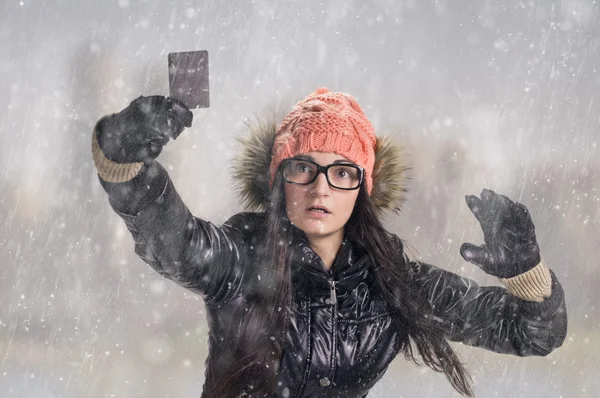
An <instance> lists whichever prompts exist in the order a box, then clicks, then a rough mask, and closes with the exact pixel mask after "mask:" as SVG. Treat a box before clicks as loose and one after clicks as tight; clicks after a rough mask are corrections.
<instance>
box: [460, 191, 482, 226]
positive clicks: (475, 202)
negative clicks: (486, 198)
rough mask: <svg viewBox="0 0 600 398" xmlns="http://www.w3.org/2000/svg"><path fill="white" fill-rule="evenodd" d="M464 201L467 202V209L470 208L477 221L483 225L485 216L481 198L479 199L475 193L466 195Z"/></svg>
mask: <svg viewBox="0 0 600 398" xmlns="http://www.w3.org/2000/svg"><path fill="white" fill-rule="evenodd" d="M465 201H466V202H467V206H469V209H470V210H471V212H472V213H473V215H474V216H475V218H477V221H479V223H480V224H481V226H482V227H483V224H484V223H486V217H485V208H484V206H483V203H482V202H481V199H479V198H478V197H477V196H475V195H466V196H465Z"/></svg>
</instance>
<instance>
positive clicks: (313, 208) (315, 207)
mask: <svg viewBox="0 0 600 398" xmlns="http://www.w3.org/2000/svg"><path fill="white" fill-rule="evenodd" d="M306 210H307V211H310V212H315V213H322V214H331V212H330V211H329V209H328V208H327V207H325V206H321V205H313V206H309V207H307V208H306Z"/></svg>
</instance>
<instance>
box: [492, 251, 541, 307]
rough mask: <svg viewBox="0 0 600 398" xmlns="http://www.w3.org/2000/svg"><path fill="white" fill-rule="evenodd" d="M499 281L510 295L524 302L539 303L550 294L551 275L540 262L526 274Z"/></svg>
mask: <svg viewBox="0 0 600 398" xmlns="http://www.w3.org/2000/svg"><path fill="white" fill-rule="evenodd" d="M500 281H501V282H502V283H503V284H504V285H505V286H506V289H507V290H508V292H509V293H510V294H512V295H513V296H516V297H519V298H520V299H523V300H526V301H535V302H538V303H539V302H542V301H544V299H545V298H547V297H550V295H551V294H552V275H551V274H550V270H549V269H548V267H546V266H545V265H544V263H542V262H541V261H540V263H539V264H538V265H536V266H535V267H534V268H532V269H530V270H529V271H527V272H524V273H522V274H519V275H517V276H514V277H512V278H506V279H504V278H500Z"/></svg>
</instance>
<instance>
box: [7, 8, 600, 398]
mask: <svg viewBox="0 0 600 398" xmlns="http://www.w3.org/2000/svg"><path fill="white" fill-rule="evenodd" d="M55 3H56V4H55ZM74 4H75V3H74ZM2 15H3V20H2V23H0V43H2V44H1V48H2V51H1V52H0V53H1V54H2V56H0V72H1V73H0V89H2V92H3V93H4V94H3V95H2V96H1V97H0V109H2V110H3V111H2V113H1V114H0V129H1V131H2V134H0V220H2V221H1V222H0V264H2V267H1V268H0V303H2V306H0V353H1V355H0V395H1V396H2V397H38V396H47V397H82V396H85V397H106V396H114V397H130V396H131V397H189V396H200V393H201V389H202V383H203V381H204V358H205V357H206V355H207V340H208V326H207V323H206V319H205V313H204V304H203V303H202V301H201V300H200V299H199V298H198V297H197V296H195V295H193V294H190V293H188V292H186V291H185V290H184V289H182V288H181V287H178V286H177V285H175V284H174V283H172V282H170V281H167V280H165V279H163V278H162V277H160V275H158V274H156V273H154V272H152V270H151V269H149V268H148V265H146V264H145V263H143V261H141V260H140V259H139V257H137V256H136V255H135V253H134V247H133V241H132V239H131V237H130V234H129V233H128V231H127V230H126V228H125V227H124V225H123V223H122V221H121V219H120V218H119V217H117V216H116V215H115V214H114V213H113V212H112V210H111V208H110V206H109V203H108V200H107V197H106V195H105V193H104V191H103V190H102V188H101V186H100V184H99V182H98V180H97V177H96V174H95V171H94V168H93V165H92V161H91V154H90V140H91V131H92V128H93V126H94V124H95V122H96V121H97V120H98V119H99V118H100V117H101V116H103V115H105V114H108V113H113V112H117V111H119V110H120V109H122V108H124V107H125V106H126V105H127V104H128V103H129V102H130V101H131V100H133V99H134V98H136V97H138V96H139V95H152V94H162V95H167V93H168V77H167V59H166V56H167V53H169V52H175V51H190V50H208V52H209V54H210V57H211V64H210V73H211V77H210V79H211V80H210V84H211V107H210V108H209V109H203V110H196V111H194V125H193V127H192V128H191V129H188V130H186V132H185V133H184V134H182V135H181V136H180V137H179V138H178V139H177V140H176V141H173V142H171V143H170V144H169V145H168V146H167V147H166V148H165V150H164V151H163V153H162V154H161V157H160V158H159V160H160V161H161V162H162V164H163V165H165V166H166V167H167V168H168V170H169V173H170V175H171V178H172V179H173V181H174V184H175V186H176V187H177V189H178V191H179V193H180V195H181V196H182V198H183V199H184V200H185V202H186V204H187V205H188V207H189V208H190V210H191V211H192V212H193V213H194V214H195V215H197V216H199V217H202V218H204V219H207V220H210V221H213V222H215V223H217V224H220V223H222V222H223V221H224V220H226V219H228V218H229V216H231V215H232V214H234V213H237V212H239V211H241V210H242V207H241V205H240V202H239V200H238V199H237V197H236V196H235V193H234V191H233V190H232V187H231V176H230V164H231V163H230V162H231V158H232V157H233V156H234V155H235V154H236V153H237V150H238V149H239V146H238V144H237V142H236V140H235V137H236V136H237V135H238V134H240V133H241V132H242V131H243V127H244V120H246V119H247V118H248V117H252V116H253V115H265V116H269V115H272V114H277V112H281V111H282V110H286V109H288V108H289V106H291V105H292V104H293V103H294V102H295V101H297V100H299V99H300V98H302V97H303V96H304V95H305V94H307V93H308V92H310V91H312V90H314V89H315V88H316V87H319V86H326V87H329V88H330V89H332V90H336V91H346V92H349V93H351V94H353V95H354V96H356V97H357V99H358V101H359V103H360V104H361V105H362V106H363V107H364V109H365V112H366V113H367V115H368V116H369V118H370V119H371V120H372V121H373V123H374V125H375V127H376V129H377V130H378V131H379V132H380V133H381V134H384V133H385V134H390V135H392V136H393V138H395V139H396V140H397V141H399V142H401V143H402V144H403V145H404V146H405V147H406V149H407V153H409V155H410V159H411V162H412V172H411V173H412V174H411V176H412V180H411V181H410V184H409V193H408V200H407V202H406V203H405V205H404V207H403V212H402V213H401V214H400V215H399V216H389V217H387V218H386V224H385V225H386V227H387V228H388V229H389V230H390V231H393V232H394V233H396V234H398V235H399V236H401V237H403V238H404V239H406V241H407V251H408V254H409V255H410V256H412V257H419V256H420V257H421V258H422V259H423V260H425V261H427V262H429V263H432V264H436V265H438V266H440V267H444V268H447V269H449V270H451V271H454V272H457V273H460V274H461V275H464V276H467V277H471V278H474V279H476V280H477V281H478V282H479V283H481V284H497V283H498V282H497V281H496V280H494V279H493V278H491V277H489V276H487V275H485V274H483V273H482V272H481V271H480V270H479V269H476V267H473V266H471V265H470V264H465V263H464V261H463V260H462V258H461V257H460V255H459V254H458V248H459V246H460V244H461V243H462V242H481V239H482V236H481V231H480V229H479V226H478V225H477V223H476V220H474V219H473V217H472V215H471V214H470V213H469V211H468V209H467V207H466V206H465V204H464V196H465V195H466V194H475V193H479V192H480V191H481V189H483V188H491V189H494V190H496V191H498V192H501V193H504V194H506V195H508V196H510V197H511V198H513V199H515V200H517V201H519V202H521V203H523V204H525V205H526V206H527V207H528V208H529V210H530V213H531V216H532V218H533V220H534V223H535V225H536V233H537V238H538V241H539V243H540V247H541V249H542V256H543V258H544V260H545V262H546V263H547V265H548V266H550V267H551V268H552V269H553V270H554V272H555V273H556V274H557V276H558V277H559V278H560V280H561V282H562V284H563V286H564V289H565V292H566V297H567V306H568V308H569V316H570V319H569V335H568V339H567V341H566V342H565V345H564V346H563V347H562V348H560V349H559V350H557V351H556V352H554V353H552V354H551V355H550V356H549V357H546V358H528V359H525V360H524V359H522V358H515V357H508V356H502V355H498V354H493V353H490V352H485V351H482V350H476V349H472V348H468V347H465V346H462V345H455V346H454V347H455V348H456V350H457V352H458V353H459V356H460V358H461V360H462V361H463V362H464V363H465V364H466V366H467V368H468V369H469V370H470V371H471V374H472V376H473V379H474V381H475V389H476V392H477V396H480V397H507V396H532V397H533V396H543V397H588V396H600V379H599V378H598V377H596V375H595V370H596V369H599V368H600V344H599V343H598V338H597V337H598V336H597V334H598V332H597V331H598V330H599V327H600V323H599V321H598V319H600V306H599V305H598V304H597V303H598V302H600V287H599V286H598V281H599V280H600V268H599V267H598V265H597V261H596V260H595V259H596V258H597V250H598V246H599V243H598V242H600V153H599V152H598V147H597V143H598V140H599V137H600V101H599V100H598V93H600V73H599V72H598V67H599V66H598V60H599V59H600V31H599V30H598V26H600V14H599V7H598V1H594V0H565V1H553V0H549V1H544V2H541V1H522V2H512V1H508V0H506V1H501V2H469V1H466V0H462V1H455V2H450V1H445V0H440V1H435V2H417V1H415V0H404V1H402V0H382V1H375V0H373V1H371V0H361V1H359V0H353V1H345V0H333V1H327V2H306V1H298V2H291V1H290V2H280V1H276V0H261V1H259V0H256V1H252V2H214V1H200V2H182V4H176V3H173V4H167V3H165V2H159V1H158V0H149V1H130V0H118V1H116V2H99V1H92V0H82V1H79V2H77V3H76V6H74V5H69V4H67V3H65V2H27V1H12V2H11V1H5V2H3V5H2ZM281 244H284V242H281ZM258 278H259V279H260V276H258ZM284 391H286V392H284V395H285V394H287V395H289V391H288V390H287V389H286V390H284ZM453 394H454V395H453ZM371 396H373V397H376V398H384V397H401V396H404V397H409V396H454V397H458V395H457V394H456V393H454V392H453V390H452V389H451V387H450V386H449V384H448V383H447V381H446V380H445V378H444V377H443V376H442V375H439V374H436V373H435V372H433V371H430V370H429V369H428V368H424V367H420V368H419V367H416V366H415V365H414V364H412V363H409V362H407V361H404V360H402V359H401V358H398V359H397V360H396V361H394V362H393V363H392V365H391V366H390V368H389V370H388V372H387V373H386V375H385V376H384V377H383V379H382V381H381V382H380V383H379V384H378V385H377V386H376V387H375V388H374V389H373V390H372V393H371V394H370V395H369V397H371Z"/></svg>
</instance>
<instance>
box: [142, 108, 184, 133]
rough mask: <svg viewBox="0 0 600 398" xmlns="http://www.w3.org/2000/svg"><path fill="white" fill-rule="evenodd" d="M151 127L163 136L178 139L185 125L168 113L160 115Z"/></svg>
mask: <svg viewBox="0 0 600 398" xmlns="http://www.w3.org/2000/svg"><path fill="white" fill-rule="evenodd" d="M149 127H150V128H152V129H153V130H156V131H157V132H158V133H160V134H161V135H162V136H166V137H171V138H177V136H178V135H179V134H180V133H181V132H182V131H183V125H182V124H181V123H180V122H179V121H177V120H176V119H175V118H173V117H172V115H170V114H168V113H160V114H158V115H156V117H155V118H154V119H153V120H152V122H151V123H150V124H149Z"/></svg>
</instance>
